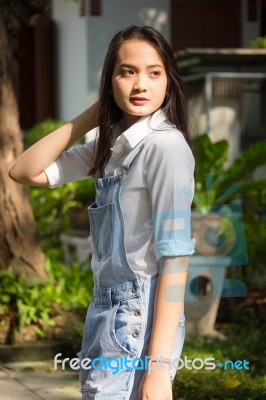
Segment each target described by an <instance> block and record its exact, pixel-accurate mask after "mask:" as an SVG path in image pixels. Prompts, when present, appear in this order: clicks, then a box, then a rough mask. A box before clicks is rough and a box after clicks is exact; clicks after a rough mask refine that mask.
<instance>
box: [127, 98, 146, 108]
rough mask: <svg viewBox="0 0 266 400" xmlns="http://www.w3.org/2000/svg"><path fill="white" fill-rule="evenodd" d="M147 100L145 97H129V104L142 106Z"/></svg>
mask: <svg viewBox="0 0 266 400" xmlns="http://www.w3.org/2000/svg"><path fill="white" fill-rule="evenodd" d="M148 101H149V100H148V99H146V98H145V97H131V98H130V103H133V104H134V105H135V106H143V105H145V104H147V102H148Z"/></svg>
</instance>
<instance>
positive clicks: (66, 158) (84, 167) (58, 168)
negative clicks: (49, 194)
mask: <svg viewBox="0 0 266 400" xmlns="http://www.w3.org/2000/svg"><path fill="white" fill-rule="evenodd" d="M94 144H95V140H92V141H90V142H88V143H85V144H83V145H79V146H73V147H71V148H70V149H68V150H66V151H64V152H63V153H62V154H61V155H60V156H59V157H58V158H57V159H56V160H55V161H54V162H53V163H52V164H51V165H49V167H48V168H46V169H45V170H44V172H45V174H46V176H47V179H48V182H49V185H48V186H49V187H50V188H55V187H58V186H61V185H63V184H64V183H68V182H73V181H78V180H82V179H86V178H88V174H89V171H90V169H91V167H92V159H93V149H94Z"/></svg>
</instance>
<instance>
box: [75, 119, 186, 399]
mask: <svg viewBox="0 0 266 400" xmlns="http://www.w3.org/2000/svg"><path fill="white" fill-rule="evenodd" d="M162 127H167V123H166V122H163V124H161V125H160V126H159V128H162ZM151 134H152V132H151V133H149V134H148V135H147V136H146V137H145V138H144V139H143V140H142V141H141V142H139V143H138V145H137V146H136V147H135V148H134V149H133V150H132V151H131V152H130V153H129V154H128V156H127V157H126V159H125V160H124V162H123V164H122V168H121V170H120V172H119V173H118V174H117V175H115V176H107V177H104V178H100V179H97V180H95V186H96V199H95V203H93V204H92V205H91V206H90V207H89V209H88V211H89V220H90V228H91V237H92V247H93V252H92V253H93V255H92V270H93V277H94V289H93V297H92V301H91V303H90V305H89V308H88V311H87V316H86V321H85V326H84V332H83V340H82V349H81V351H80V352H79V353H78V356H79V358H80V360H83V359H84V358H89V359H90V360H93V359H95V358H99V357H104V359H103V358H102V359H100V360H98V361H97V362H96V361H95V364H94V366H95V365H96V368H95V367H94V368H93V367H91V368H90V369H88V368H87V366H86V368H82V367H81V368H80V382H81V393H82V399H83V400H91V399H98V400H110V399H112V400H138V388H139V385H140V382H141V379H142V376H143V374H144V372H145V370H144V369H142V370H141V369H137V368H138V367H137V365H138V363H136V365H135V368H132V366H131V362H132V361H133V359H134V358H136V357H138V358H142V359H143V360H144V357H145V356H148V351H149V344H150V337H151V331H152V322H153V308H154V300H155V294H156V287H157V282H158V277H159V273H157V274H156V275H154V276H152V278H151V279H149V280H147V281H140V280H139V279H138V278H137V275H136V274H135V272H134V271H133V270H132V269H131V268H130V266H129V264H128V261H127V256H126V250H125V244H124V220H123V215H122V211H121V206H120V192H121V188H122V185H123V182H124V179H125V177H126V174H127V172H128V171H129V169H130V168H131V166H132V164H133V162H134V160H135V158H136V157H137V155H138V154H139V153H140V151H141V150H142V148H143V145H144V142H145V141H146V139H147V138H148V136H150V135H151ZM169 317H170V318H171V316H169ZM184 337H185V316H184V313H182V316H181V319H180V322H179V327H178V330H177V334H176V339H175V343H174V347H173V351H172V356H171V358H179V357H180V354H181V351H182V348H183V343H184ZM110 358H116V359H117V360H113V362H112V365H113V366H114V367H113V368H112V369H111V368H107V365H106V364H105V362H104V360H106V359H110ZM125 359H127V360H129V363H128V364H127V366H125V362H124V364H123V365H122V364H120V366H121V368H119V370H118V367H117V364H118V360H120V361H121V360H125ZM84 361H85V360H84ZM136 361H137V360H136ZM89 365H91V364H89ZM169 373H170V379H171V382H172V381H173V379H174V376H175V373H176V368H175V366H172V367H171V368H170V372H169Z"/></svg>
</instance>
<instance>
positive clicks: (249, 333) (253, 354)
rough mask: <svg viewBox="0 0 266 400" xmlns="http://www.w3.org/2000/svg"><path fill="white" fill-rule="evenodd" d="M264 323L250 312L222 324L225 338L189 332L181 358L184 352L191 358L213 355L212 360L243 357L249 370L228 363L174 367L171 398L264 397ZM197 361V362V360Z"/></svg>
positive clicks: (228, 399)
mask: <svg viewBox="0 0 266 400" xmlns="http://www.w3.org/2000/svg"><path fill="white" fill-rule="evenodd" d="M265 328H266V327H265V323H264V325H262V324H261V323H259V321H258V320H256V319H254V318H253V317H252V318H250V316H249V315H247V316H246V317H244V318H243V320H242V321H241V323H238V324H234V323H230V324H222V325H221V327H219V329H223V331H224V333H226V335H227V337H228V339H227V340H225V341H220V340H219V339H215V338H210V337H204V336H200V335H197V334H192V335H190V336H188V337H187V338H186V341H185V345H184V349H183V352H182V355H181V358H182V359H184V358H185V356H187V358H188V359H190V360H193V359H195V358H197V357H200V358H202V359H205V358H208V357H211V358H215V364H216V365H217V364H218V363H220V362H222V363H224V362H225V361H226V360H228V359H230V360H232V361H236V360H246V361H248V362H249V368H250V369H249V370H246V369H242V370H236V369H231V368H230V367H228V368H226V370H224V369H223V368H219V367H216V368H215V369H213V370H205V369H204V368H202V369H200V370H195V369H192V370H189V369H186V368H182V369H180V370H178V371H177V375H176V378H175V381H174V385H173V393H174V396H173V398H174V399H178V400H181V399H184V400H190V399H197V400H206V399H208V400H209V399H212V400H224V399H226V400H231V399H232V400H242V399H249V400H263V399H265V398H266V378H265V373H266V359H265V348H264V347H265V346H264V341H265V340H264V331H265ZM196 365H199V363H197V364H196Z"/></svg>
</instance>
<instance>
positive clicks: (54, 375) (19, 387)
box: [0, 361, 81, 400]
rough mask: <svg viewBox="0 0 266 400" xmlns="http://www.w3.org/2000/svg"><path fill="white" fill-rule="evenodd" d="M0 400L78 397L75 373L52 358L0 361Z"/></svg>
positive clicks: (72, 399)
mask: <svg viewBox="0 0 266 400" xmlns="http://www.w3.org/2000/svg"><path fill="white" fill-rule="evenodd" d="M0 399H1V400H80V399H81V394H80V392H79V380H78V373H77V372H72V371H62V370H54V368H53V362H52V361H51V362H48V361H47V362H46V361H45V362H20V363H8V364H1V363H0Z"/></svg>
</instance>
